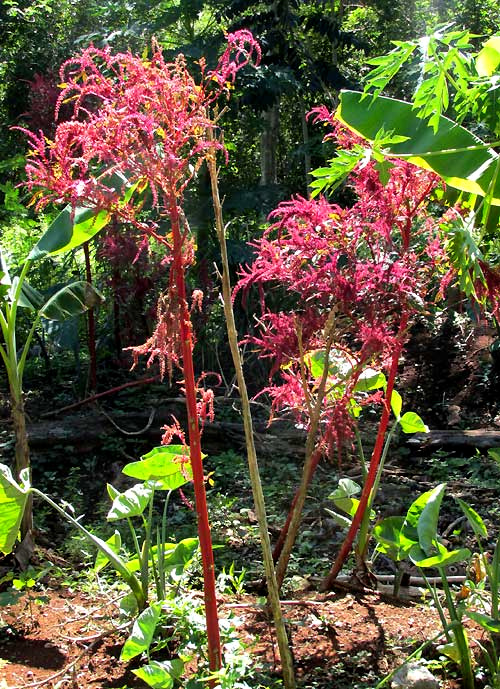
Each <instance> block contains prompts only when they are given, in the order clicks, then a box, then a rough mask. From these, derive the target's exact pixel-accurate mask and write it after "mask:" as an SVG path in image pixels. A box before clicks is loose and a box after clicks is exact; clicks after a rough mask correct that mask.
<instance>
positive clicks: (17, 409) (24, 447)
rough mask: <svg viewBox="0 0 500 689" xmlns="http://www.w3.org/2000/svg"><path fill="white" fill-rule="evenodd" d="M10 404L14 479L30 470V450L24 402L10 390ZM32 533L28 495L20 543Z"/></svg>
mask: <svg viewBox="0 0 500 689" xmlns="http://www.w3.org/2000/svg"><path fill="white" fill-rule="evenodd" d="M11 402H12V422H13V425H14V433H15V436H16V477H17V478H19V474H20V473H21V471H22V470H23V469H29V468H30V450H29V445H28V434H27V432H26V414H25V411H24V400H23V397H22V393H21V394H20V395H16V394H14V392H13V391H12V390H11ZM32 531H33V499H32V496H31V495H30V496H29V498H28V501H27V503H26V509H25V511H24V515H23V520H22V522H21V541H23V540H24V539H25V538H26V536H30V535H31V533H32Z"/></svg>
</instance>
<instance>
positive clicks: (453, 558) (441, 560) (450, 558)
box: [410, 543, 471, 569]
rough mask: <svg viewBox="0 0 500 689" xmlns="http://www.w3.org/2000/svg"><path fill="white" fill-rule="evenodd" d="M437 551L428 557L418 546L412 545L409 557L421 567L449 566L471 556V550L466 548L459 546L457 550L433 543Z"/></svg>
mask: <svg viewBox="0 0 500 689" xmlns="http://www.w3.org/2000/svg"><path fill="white" fill-rule="evenodd" d="M435 546H436V547H437V550H438V553H437V554H436V555H432V556H430V557H428V556H427V553H425V552H424V551H423V550H422V548H420V546H414V547H413V548H412V549H411V550H410V559H411V561H412V562H413V563H414V564H415V565H417V567H421V568H422V569H426V568H427V567H439V568H442V567H449V566H450V565H454V564H456V563H457V562H463V561H464V560H468V559H469V558H470V557H471V551H470V550H469V549H468V548H460V549H459V550H451V551H450V550H447V549H446V548H445V547H444V546H441V545H439V544H438V543H436V544H435Z"/></svg>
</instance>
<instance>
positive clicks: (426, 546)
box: [417, 483, 446, 555]
mask: <svg viewBox="0 0 500 689" xmlns="http://www.w3.org/2000/svg"><path fill="white" fill-rule="evenodd" d="M445 489H446V484H445V483H440V484H439V485H438V486H436V487H435V488H434V489H433V490H431V491H430V492H429V495H428V497H427V500H426V502H425V505H424V507H423V509H422V512H421V513H420V516H419V518H418V522H417V533H418V542H419V544H420V547H421V548H422V550H423V551H424V552H425V553H426V554H428V555H430V554H431V553H432V551H433V548H434V543H435V542H436V540H437V525H438V519H439V509H440V507H441V502H442V500H443V496H444V491H445Z"/></svg>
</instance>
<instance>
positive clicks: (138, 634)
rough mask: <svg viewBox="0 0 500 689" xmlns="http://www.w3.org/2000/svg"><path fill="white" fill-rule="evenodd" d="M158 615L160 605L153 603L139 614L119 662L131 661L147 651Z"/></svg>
mask: <svg viewBox="0 0 500 689" xmlns="http://www.w3.org/2000/svg"><path fill="white" fill-rule="evenodd" d="M160 613H161V603H153V604H152V605H150V606H149V608H146V610H144V611H143V612H141V614H140V615H139V617H138V618H137V619H136V621H135V622H134V626H133V627H132V632H131V634H130V636H129V637H128V639H127V640H126V642H125V644H124V646H123V648H122V652H121V653H120V660H122V661H127V660H132V658H135V657H136V656H138V655H140V654H141V653H144V652H145V651H147V650H148V649H149V646H150V645H151V641H152V640H153V636H154V633H155V630H156V626H157V624H158V620H159V619H160Z"/></svg>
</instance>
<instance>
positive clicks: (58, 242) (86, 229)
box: [28, 172, 138, 261]
mask: <svg viewBox="0 0 500 689" xmlns="http://www.w3.org/2000/svg"><path fill="white" fill-rule="evenodd" d="M103 177H104V178H105V177H106V175H104V176H103ZM101 180H102V183H103V184H105V185H106V186H107V187H109V189H111V190H112V191H114V192H121V193H122V199H123V202H125V203H126V202H127V201H129V200H130V198H131V196H132V194H133V193H134V191H135V190H136V188H137V186H138V183H135V184H129V182H128V180H127V178H126V177H125V176H124V175H122V174H121V173H120V172H113V173H112V174H111V175H107V180H106V181H105V182H104V181H103V179H102V178H101ZM110 219H111V216H110V214H109V213H108V212H107V211H104V210H101V211H99V212H97V210H96V209H95V208H81V207H77V208H75V209H74V210H73V209H72V208H71V206H66V208H64V209H63V210H62V211H61V212H60V213H59V215H58V216H57V218H56V219H55V220H54V221H53V222H52V224H51V225H49V227H48V229H47V231H46V232H45V234H44V235H43V236H42V237H41V238H40V239H39V240H38V242H37V243H36V244H35V246H34V247H33V249H32V250H31V252H30V254H29V256H28V259H30V260H32V261H36V260H38V259H40V258H43V257H44V256H56V255H57V254H62V253H65V252H67V251H70V250H71V249H76V248H77V247H79V246H81V245H82V244H84V243H85V242H88V241H89V239H92V237H93V236H94V235H96V234H97V233H98V232H99V231H100V230H102V228H103V227H104V226H105V225H107V223H108V222H109V221H110Z"/></svg>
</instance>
